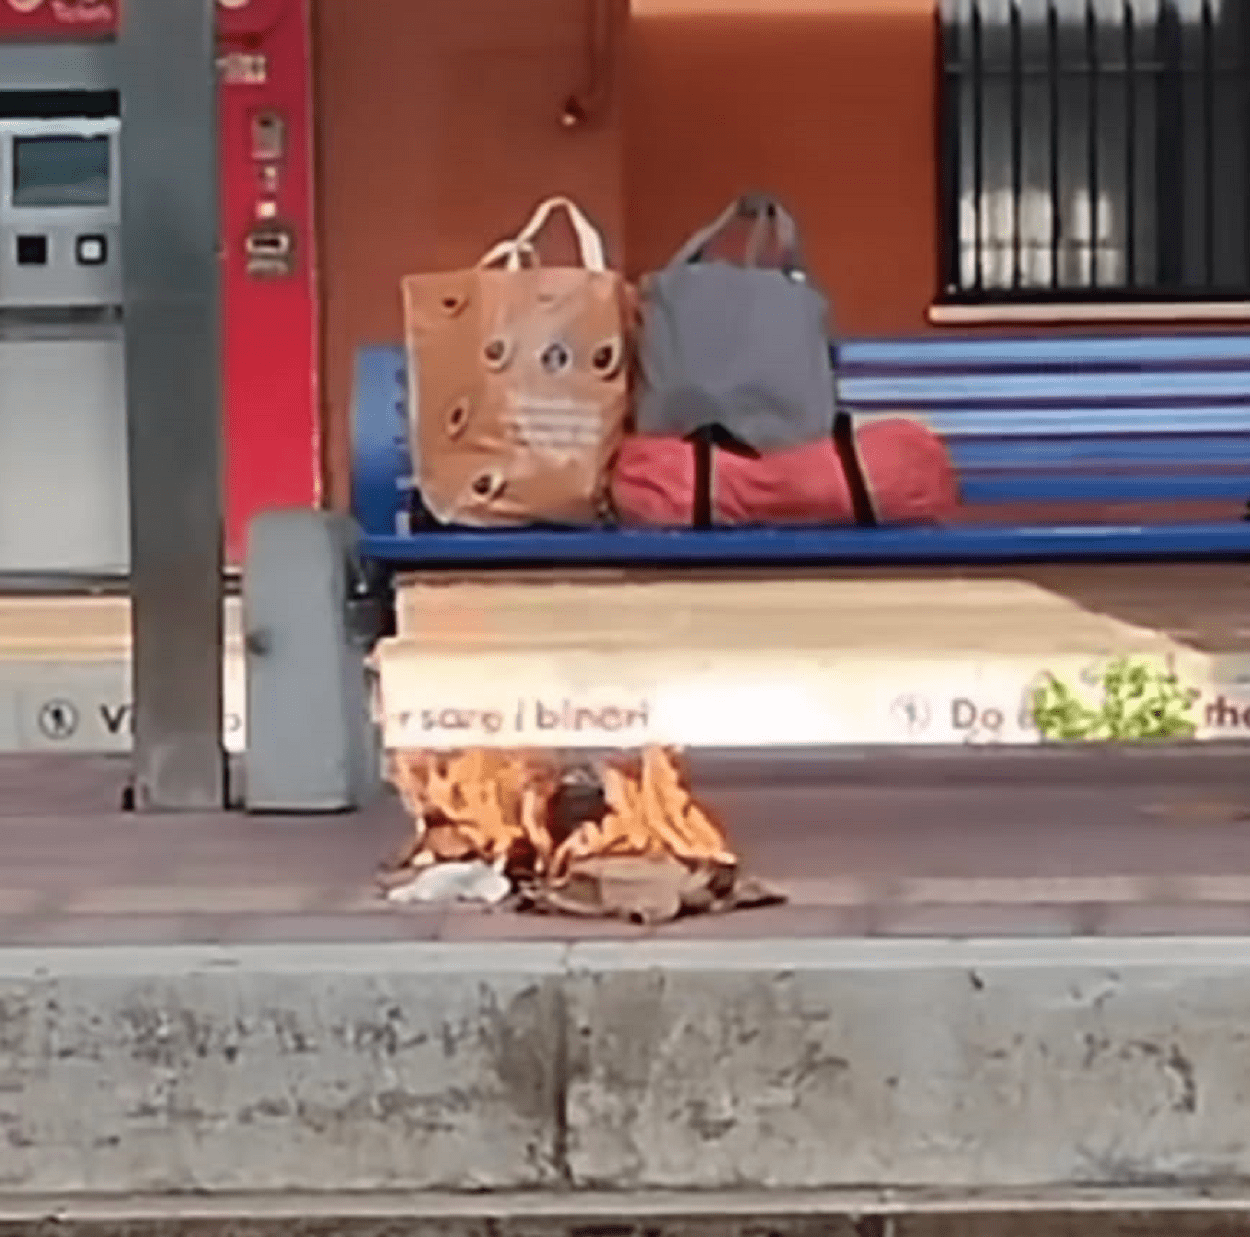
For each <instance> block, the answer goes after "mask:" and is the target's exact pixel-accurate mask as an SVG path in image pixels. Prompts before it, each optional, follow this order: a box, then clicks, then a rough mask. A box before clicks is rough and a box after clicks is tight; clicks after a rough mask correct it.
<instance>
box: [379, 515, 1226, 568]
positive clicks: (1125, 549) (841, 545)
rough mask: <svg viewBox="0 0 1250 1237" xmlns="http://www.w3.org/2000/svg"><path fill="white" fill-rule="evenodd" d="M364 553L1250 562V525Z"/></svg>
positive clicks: (511, 541) (684, 560)
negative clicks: (1193, 557) (1186, 557)
mask: <svg viewBox="0 0 1250 1237" xmlns="http://www.w3.org/2000/svg"><path fill="white" fill-rule="evenodd" d="M363 548H364V552H365V554H366V555H367V556H368V557H370V558H374V559H377V560H379V561H382V562H389V563H396V564H404V565H409V566H414V567H436V566H461V567H474V566H478V567H484V566H489V565H495V566H507V565H512V564H525V563H533V564H560V565H585V566H628V565H631V564H638V565H657V566H673V565H707V566H718V565H719V566H738V567H745V566H754V565H758V566H770V567H771V566H779V565H787V564H789V565H799V564H803V563H812V564H815V563H890V562H917V563H923V562H1030V561H1034V562H1036V561H1046V560H1052V559H1055V558H1061V559H1082V558H1084V559H1109V558H1122V559H1133V558H1145V559H1150V558H1160V557H1168V556H1172V555H1178V554H1179V555H1192V554H1195V553H1196V554H1201V555H1203V556H1210V557H1225V558H1238V559H1240V558H1245V557H1250V523H1227V524H1162V525H1155V526H1151V525H1127V526H1126V525H1111V524H1108V525H1101V524H1100V525H1079V526H1060V527H1047V526H1036V527H1035V526H1025V527H993V526H985V525H972V526H961V527H956V528H905V529H901V528H876V529H871V530H860V529H848V528H832V529H828V528H741V529H712V530H708V529H701V530H699V531H697V532H695V531H690V530H680V531H673V532H669V531H664V530H650V529H647V530H635V529H605V530H593V531H579V532H568V533H566V532H547V531H538V530H530V529H522V530H517V531H515V532H512V531H507V532H504V531H497V532H476V531H474V532H459V531H457V532H433V533H418V534H414V535H411V536H384V535H381V536H379V535H375V536H367V537H366V538H365V539H364V547H363Z"/></svg>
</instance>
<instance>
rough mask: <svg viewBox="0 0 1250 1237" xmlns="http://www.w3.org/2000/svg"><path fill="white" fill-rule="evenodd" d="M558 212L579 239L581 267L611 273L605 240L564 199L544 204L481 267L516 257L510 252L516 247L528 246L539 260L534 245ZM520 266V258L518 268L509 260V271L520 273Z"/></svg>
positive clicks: (552, 200) (581, 214)
mask: <svg viewBox="0 0 1250 1237" xmlns="http://www.w3.org/2000/svg"><path fill="white" fill-rule="evenodd" d="M557 210H563V211H564V212H565V214H566V215H568V217H569V223H570V224H572V226H573V234H574V235H575V236H576V237H577V246H578V251H579V254H580V257H581V262H582V265H583V266H584V267H585V268H586V269H587V270H589V271H606V270H607V269H608V266H607V254H606V249H605V246H604V243H603V237H602V236H601V235H600V234H599V230H598V229H597V228H596V227H595V225H594V224H593V223H591V222H590V220H589V219H587V218H586V216H585V215H584V214H583V213H582V211H581V210H580V209H579V207H578V206H577V205H576V204H575V203H574V202H572V201H571V200H570V199H569V198H565V197H554V198H548V199H547V200H546V201H545V202H541V203H540V204H539V206H538V208H537V209H536V210H535V211H534V213H533V215H532V216H530V221H529V222H528V223H527V224H526V225H525V227H523V228H522V229H521V230H520V232H518V233H517V234H516V236H515V237H514V238H513V239H512V240H506V241H500V242H499V244H498V245H496V246H494V248H493V249H491V250H490V252H489V253H488V254H487V255H486V257H485V258H483V259H482V262H481V265H483V266H488V265H491V261H490V260H491V259H492V256H493V260H494V261H495V262H498V261H499V259H500V258H502V257H507V256H508V255H509V253H517V252H518V250H515V249H512V248H510V247H514V246H515V247H520V246H526V247H528V250H529V252H530V254H531V256H535V257H536V256H537V255H536V253H535V245H534V242H535V241H536V240H537V239H538V235H539V233H540V232H541V231H542V230H543V228H545V227H546V226H547V222H548V220H550V218H551V216H552V214H553V213H554V212H555V211H557ZM519 263H520V258H519V256H517V257H516V265H514V264H513V259H512V258H509V265H508V270H517V269H518V266H519Z"/></svg>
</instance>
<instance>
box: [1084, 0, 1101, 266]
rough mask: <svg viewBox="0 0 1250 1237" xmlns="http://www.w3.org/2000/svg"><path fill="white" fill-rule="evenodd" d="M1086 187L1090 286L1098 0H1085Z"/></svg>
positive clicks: (1094, 248) (1094, 239)
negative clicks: (1096, 9)
mask: <svg viewBox="0 0 1250 1237" xmlns="http://www.w3.org/2000/svg"><path fill="white" fill-rule="evenodd" d="M1085 68H1086V74H1085V77H1086V85H1087V87H1088V98H1087V108H1086V119H1087V121H1088V127H1087V133H1086V141H1087V146H1086V151H1085V154H1086V160H1087V163H1086V190H1087V192H1088V195H1089V286H1090V287H1091V288H1097V287H1098V248H1099V245H1098V18H1097V15H1096V14H1095V12H1094V0H1085Z"/></svg>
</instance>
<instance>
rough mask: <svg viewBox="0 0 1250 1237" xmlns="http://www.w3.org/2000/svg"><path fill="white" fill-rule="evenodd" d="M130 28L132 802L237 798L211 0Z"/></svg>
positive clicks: (132, 16) (152, 804)
mask: <svg viewBox="0 0 1250 1237" xmlns="http://www.w3.org/2000/svg"><path fill="white" fill-rule="evenodd" d="M121 8H122V24H121V31H120V48H119V52H120V73H121V84H122V139H121V140H122V194H121V197H122V260H123V264H124V268H125V322H126V384H127V398H128V404H129V407H128V420H129V461H130V522H131V531H130V546H131V567H130V570H131V597H132V618H131V626H132V633H133V640H134V645H133V647H134V655H133V656H134V660H133V671H132V674H133V685H134V686H133V690H134V697H133V699H134V724H135V734H134V772H135V782H134V792H135V795H134V797H135V806H136V808H139V809H149V810H155V811H179V810H188V811H194V810H212V809H219V808H221V807H223V806H224V804H225V801H226V772H225V757H224V753H223V750H222V741H221V716H222V682H221V678H222V662H221V644H222V495H221V485H222V483H221V471H222V466H221V444H220V436H221V363H220V322H219V303H220V289H219V272H218V259H217V247H218V245H217V241H218V190H217V82H216V55H215V47H214V4H213V0H126V3H125V4H124V5H122V6H121Z"/></svg>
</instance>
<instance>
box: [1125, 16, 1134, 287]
mask: <svg viewBox="0 0 1250 1237" xmlns="http://www.w3.org/2000/svg"><path fill="white" fill-rule="evenodd" d="M1134 42H1135V40H1134V22H1133V0H1124V234H1125V235H1124V259H1125V267H1126V270H1125V281H1126V285H1127V286H1128V287H1129V288H1136V287H1137V61H1136V51H1137V49H1136V47H1135V46H1134Z"/></svg>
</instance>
